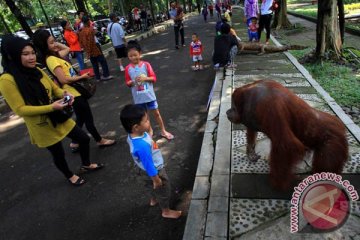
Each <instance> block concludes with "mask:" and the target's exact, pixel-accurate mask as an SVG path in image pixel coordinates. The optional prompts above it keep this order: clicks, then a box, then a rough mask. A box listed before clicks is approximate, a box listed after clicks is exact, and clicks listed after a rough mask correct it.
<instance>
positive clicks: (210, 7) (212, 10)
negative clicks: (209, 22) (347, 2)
mask: <svg viewBox="0 0 360 240" xmlns="http://www.w3.org/2000/svg"><path fill="white" fill-rule="evenodd" d="M208 8H209V12H210V17H211V18H212V17H214V5H212V3H210V5H209V7H208Z"/></svg>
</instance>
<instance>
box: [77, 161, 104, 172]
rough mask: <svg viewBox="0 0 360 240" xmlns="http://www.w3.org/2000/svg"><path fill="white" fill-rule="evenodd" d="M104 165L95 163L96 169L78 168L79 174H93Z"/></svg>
mask: <svg viewBox="0 0 360 240" xmlns="http://www.w3.org/2000/svg"><path fill="white" fill-rule="evenodd" d="M104 166H105V165H104V164H102V163H97V165H96V167H93V168H91V167H88V166H82V167H81V168H80V173H89V172H95V171H97V170H100V169H102V168H103V167H104Z"/></svg>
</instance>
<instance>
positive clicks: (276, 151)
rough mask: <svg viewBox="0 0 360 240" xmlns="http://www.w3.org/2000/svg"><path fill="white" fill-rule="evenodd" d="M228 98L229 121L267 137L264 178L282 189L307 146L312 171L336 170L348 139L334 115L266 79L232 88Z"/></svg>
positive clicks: (345, 153)
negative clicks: (267, 170)
mask: <svg viewBox="0 0 360 240" xmlns="http://www.w3.org/2000/svg"><path fill="white" fill-rule="evenodd" d="M232 100H233V105H234V107H233V108H232V109H231V110H229V111H228V118H229V119H230V121H232V122H235V123H243V124H244V125H245V126H246V127H247V129H248V131H252V132H257V131H260V132H263V133H265V134H266V135H267V136H268V137H269V138H270V140H271V152H270V180H271V183H272V184H273V186H274V187H276V188H279V189H282V190H286V189H288V188H289V187H290V186H291V183H292V180H293V178H294V173H293V167H294V166H295V164H296V163H297V162H299V161H301V159H303V157H304V155H305V152H306V150H308V149H311V150H313V151H314V157H313V172H334V173H341V171H342V169H343V166H344V164H345V162H346V161H347V158H348V143H347V139H346V132H345V126H344V125H343V123H342V122H341V121H340V120H339V119H338V118H337V117H334V116H332V115H330V114H328V113H325V112H321V111H318V110H316V109H314V108H312V107H310V106H309V105H308V104H307V103H306V102H305V101H303V100H302V99H300V98H299V97H297V96H296V95H295V94H294V93H292V92H291V91H289V90H288V89H287V88H285V87H283V86H282V85H281V84H279V83H277V82H275V81H271V80H259V81H256V82H254V83H251V84H248V85H245V86H243V87H241V88H238V89H236V90H235V91H234V93H233V95H232ZM233 112H236V113H235V114H234V113H233ZM233 115H234V116H233ZM250 135H251V136H253V133H252V134H250ZM248 145H250V146H254V145H255V139H254V137H251V138H250V139H249V138H248Z"/></svg>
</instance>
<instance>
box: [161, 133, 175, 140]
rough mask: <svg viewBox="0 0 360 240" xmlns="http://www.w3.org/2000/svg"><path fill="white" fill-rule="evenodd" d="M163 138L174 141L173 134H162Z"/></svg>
mask: <svg viewBox="0 0 360 240" xmlns="http://www.w3.org/2000/svg"><path fill="white" fill-rule="evenodd" d="M161 136H162V137H163V138H166V139H167V140H173V139H174V135H172V134H171V133H169V132H168V133H166V134H161Z"/></svg>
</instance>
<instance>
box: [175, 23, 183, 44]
mask: <svg viewBox="0 0 360 240" xmlns="http://www.w3.org/2000/svg"><path fill="white" fill-rule="evenodd" d="M174 31H175V46H179V33H180V36H181V45H184V44H185V39H184V25H183V24H180V25H179V26H177V27H175V26H174Z"/></svg>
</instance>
